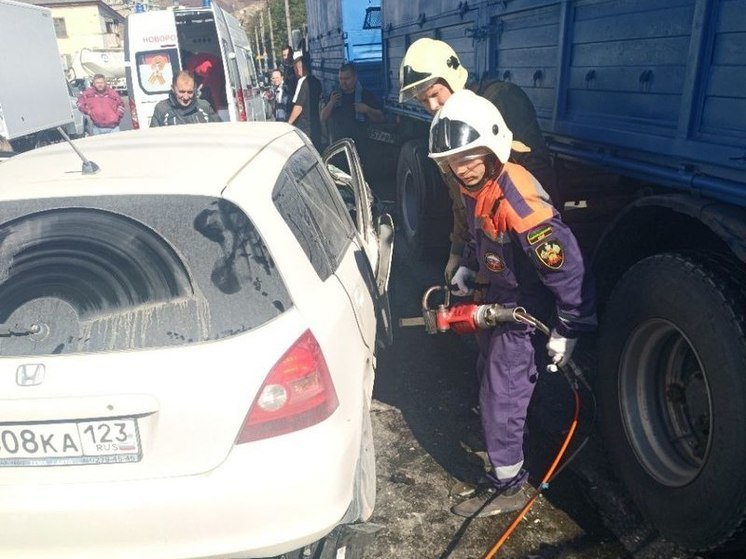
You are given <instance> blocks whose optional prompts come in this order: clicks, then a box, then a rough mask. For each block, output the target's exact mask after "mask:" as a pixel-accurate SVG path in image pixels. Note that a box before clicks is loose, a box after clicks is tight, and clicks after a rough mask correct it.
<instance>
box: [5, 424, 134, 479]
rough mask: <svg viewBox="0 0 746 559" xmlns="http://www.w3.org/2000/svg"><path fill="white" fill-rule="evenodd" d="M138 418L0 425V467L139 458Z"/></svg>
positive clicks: (126, 460)
mask: <svg viewBox="0 0 746 559" xmlns="http://www.w3.org/2000/svg"><path fill="white" fill-rule="evenodd" d="M141 459H142V453H141V452H140V435H139V432H138V430H137V420H136V419H135V418H129V417H128V418H120V419H105V420H103V419H102V420H96V421H74V422H72V421H71V422H55V423H27V424H13V425H9V424H4V425H0V467H11V466H56V465H61V464H112V463H120V462H138V461H139V460H141Z"/></svg>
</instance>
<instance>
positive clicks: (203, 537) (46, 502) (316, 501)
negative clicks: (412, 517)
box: [0, 414, 359, 559]
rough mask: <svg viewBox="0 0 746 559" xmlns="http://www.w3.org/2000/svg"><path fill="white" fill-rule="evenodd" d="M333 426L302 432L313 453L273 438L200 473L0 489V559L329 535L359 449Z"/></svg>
mask: <svg viewBox="0 0 746 559" xmlns="http://www.w3.org/2000/svg"><path fill="white" fill-rule="evenodd" d="M343 423H344V422H343V421H342V420H341V419H340V418H339V414H335V415H334V416H332V418H330V419H329V420H327V421H325V422H324V423H322V424H320V425H317V426H315V427H312V428H310V429H316V430H318V431H319V433H316V436H314V437H313V440H314V441H317V442H316V443H314V445H313V448H309V447H308V443H307V442H305V443H304V441H307V440H308V438H306V437H302V436H297V437H296V436H295V435H297V433H296V434H291V435H288V436H286V437H285V439H286V440H285V441H284V442H285V443H286V444H284V445H282V446H283V448H282V450H281V451H279V452H278V445H277V440H274V441H258V442H255V443H249V444H244V445H239V446H236V447H235V448H234V449H233V451H232V452H231V454H230V455H229V457H228V458H227V459H226V461H225V462H223V463H222V464H221V465H220V466H219V467H218V468H216V469H214V470H213V471H211V472H208V473H206V474H201V475H194V476H183V477H177V478H161V479H151V480H138V481H129V482H106V483H98V482H95V483H75V484H46V485H6V486H2V485H0V526H2V533H3V536H2V545H0V557H2V558H14V559H17V558H19V557H23V558H24V559H36V558H41V557H44V558H49V557H54V558H55V559H67V558H75V559H86V558H89V557H90V558H94V557H95V558H97V559H100V558H101V557H106V558H107V559H114V558H118V557H126V558H128V559H131V558H132V557H137V558H138V559H148V558H158V559H162V558H163V557H169V558H208V557H209V558H215V559H217V558H232V557H266V556H271V555H278V554H280V553H283V552H285V551H289V550H291V549H296V548H299V547H301V546H303V545H305V544H307V543H310V542H312V541H315V540H317V539H319V538H320V537H321V536H323V535H325V534H326V533H328V532H329V531H331V529H332V528H333V527H334V526H335V525H336V524H337V522H338V521H339V519H340V518H341V517H342V516H343V515H344V513H345V511H346V509H347V506H348V504H349V502H350V498H351V487H352V486H351V484H352V475H353V472H354V466H355V460H356V458H357V449H358V448H359V447H357V446H356V444H355V443H353V441H352V439H353V438H354V437H352V436H351V433H350V428H349V424H347V425H346V426H345V425H343ZM346 439H347V441H346V442H347V443H348V444H344V443H343V441H345V440H346ZM195 452H199V448H195ZM0 472H1V470H0Z"/></svg>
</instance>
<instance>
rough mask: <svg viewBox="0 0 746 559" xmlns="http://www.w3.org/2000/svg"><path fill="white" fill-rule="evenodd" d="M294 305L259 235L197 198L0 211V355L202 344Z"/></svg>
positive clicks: (242, 217)
mask: <svg viewBox="0 0 746 559" xmlns="http://www.w3.org/2000/svg"><path fill="white" fill-rule="evenodd" d="M291 305H292V301H291V299H290V296H289V294H288V292H287V289H286V287H285V285H284V283H283V281H282V278H281V277H280V274H279V272H278V271H277V269H276V268H275V265H274V261H273V259H272V256H271V255H270V253H269V250H268V249H267V247H266V245H265V243H264V241H263V240H262V237H261V235H260V233H259V231H258V230H257V229H256V227H255V226H254V224H253V223H252V222H251V220H250V219H249V217H248V216H247V215H246V214H245V213H244V212H243V211H242V210H241V209H239V208H238V207H237V206H236V205H234V204H232V203H230V202H227V201H224V200H220V199H215V198H210V197H204V196H142V195H140V196H111V197H95V198H93V197H92V198H61V199H45V200H30V201H18V202H4V203H2V204H0V355H4V356H11V355H50V354H64V353H91V352H100V351H118V350H132V349H140V348H153V347H165V346H174V345H183V344H190V343H199V342H204V341H208V340H215V339H219V338H224V337H228V336H232V335H235V334H239V333H241V332H245V331H247V330H251V329H252V328H256V327H257V326H260V325H262V324H264V323H266V322H267V321H269V320H271V319H273V318H275V317H276V316H278V315H280V314H282V313H283V312H284V311H286V310H287V309H288V308H290V307H291Z"/></svg>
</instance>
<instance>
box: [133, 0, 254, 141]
mask: <svg viewBox="0 0 746 559" xmlns="http://www.w3.org/2000/svg"><path fill="white" fill-rule="evenodd" d="M124 42H125V46H124V53H125V67H126V68H125V70H126V75H127V88H128V91H129V96H130V110H131V112H132V124H133V127H134V128H140V127H143V128H147V127H148V126H149V125H150V119H151V117H152V116H153V110H154V109H155V104H156V103H158V101H161V100H162V99H166V98H167V97H168V94H169V91H170V90H171V82H172V80H173V76H174V75H175V74H176V73H178V72H179V71H180V70H191V71H192V72H193V73H194V74H195V77H196V79H197V82H198V83H197V85H198V89H199V91H200V93H199V94H200V96H201V97H202V98H203V99H206V100H207V101H209V102H210V104H211V105H212V106H213V108H214V109H215V111H216V112H217V113H218V114H219V115H220V117H221V118H222V119H223V120H224V121H247V120H249V121H254V120H256V121H259V120H266V119H267V114H268V112H269V111H268V110H267V106H266V101H265V100H264V98H263V96H262V95H261V92H260V83H259V79H258V77H257V71H256V67H255V65H254V57H253V52H252V49H251V43H250V42H249V38H248V36H247V35H246V32H245V31H244V29H243V28H242V27H241V24H240V23H239V21H238V20H237V19H236V18H235V17H233V16H232V15H231V14H229V13H227V12H226V11H225V10H223V9H222V8H220V7H219V6H217V5H211V4H210V2H209V0H206V6H205V7H202V8H190V7H172V8H169V9H165V10H152V11H139V10H138V9H136V11H135V12H133V13H131V14H130V15H129V16H127V24H126V27H125V41H124Z"/></svg>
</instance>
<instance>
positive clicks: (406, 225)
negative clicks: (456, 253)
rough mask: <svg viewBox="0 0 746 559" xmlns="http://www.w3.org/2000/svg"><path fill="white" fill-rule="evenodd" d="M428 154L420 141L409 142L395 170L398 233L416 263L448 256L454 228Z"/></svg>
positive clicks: (445, 194)
mask: <svg viewBox="0 0 746 559" xmlns="http://www.w3.org/2000/svg"><path fill="white" fill-rule="evenodd" d="M427 154H428V150H427V144H426V143H425V142H424V141H423V140H409V141H407V142H406V143H404V144H403V145H402V147H401V150H400V151H399V161H398V164H397V167H396V206H397V213H398V216H399V223H398V229H400V230H401V231H402V234H403V235H404V239H405V242H406V244H407V247H408V248H409V250H410V251H411V253H412V255H413V256H414V257H415V258H418V259H427V258H433V257H445V256H447V254H448V246H449V239H448V236H449V233H450V231H451V226H452V224H453V216H452V212H451V202H450V197H449V196H448V187H447V186H446V185H445V184H444V183H443V180H442V179H441V178H440V173H439V172H438V167H437V166H436V165H435V163H433V162H432V161H431V160H430V159H429V158H428V157H427Z"/></svg>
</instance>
